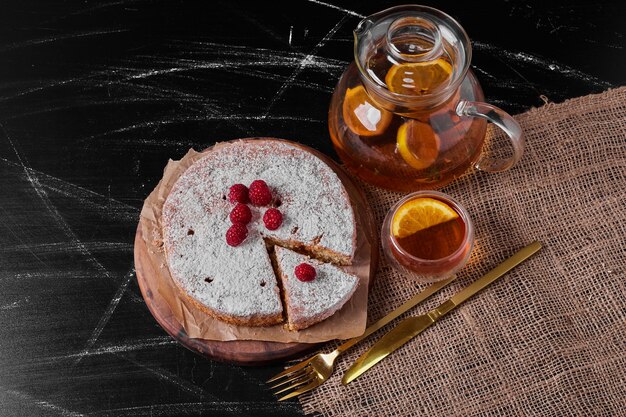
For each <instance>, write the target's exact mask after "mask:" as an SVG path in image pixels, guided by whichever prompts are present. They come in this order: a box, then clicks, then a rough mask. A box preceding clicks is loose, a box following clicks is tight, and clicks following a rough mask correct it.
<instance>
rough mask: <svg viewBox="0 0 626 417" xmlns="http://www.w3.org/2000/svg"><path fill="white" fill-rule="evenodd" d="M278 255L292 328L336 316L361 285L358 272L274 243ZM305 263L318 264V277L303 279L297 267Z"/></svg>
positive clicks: (305, 326) (277, 263)
mask: <svg viewBox="0 0 626 417" xmlns="http://www.w3.org/2000/svg"><path fill="white" fill-rule="evenodd" d="M274 256H275V262H276V268H277V272H278V277H279V279H280V281H281V282H282V288H283V299H284V302H285V307H286V313H287V328H288V329H289V330H302V329H305V328H307V327H309V326H312V325H313V324H315V323H319V322H320V321H322V320H325V319H327V318H328V317H330V316H332V315H333V314H335V312H337V311H338V310H339V309H340V308H341V307H343V305H344V304H345V303H346V301H348V300H349V299H350V297H352V294H354V291H355V290H356V288H357V286H358V283H359V280H358V278H357V277H356V276H354V275H352V274H349V273H347V272H346V271H344V270H343V269H341V268H339V267H337V266H334V265H331V264H328V263H323V262H320V261H318V260H315V259H311V258H310V257H308V256H306V255H302V254H299V253H297V252H294V251H292V250H289V249H286V248H283V247H280V246H275V247H274ZM302 263H307V264H309V265H311V266H313V267H314V268H315V270H316V277H315V279H313V280H312V281H307V282H302V281H300V280H299V279H298V278H296V276H295V272H294V271H295V268H296V266H298V265H300V264H302Z"/></svg>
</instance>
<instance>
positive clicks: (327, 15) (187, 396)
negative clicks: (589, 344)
mask: <svg viewBox="0 0 626 417" xmlns="http://www.w3.org/2000/svg"><path fill="white" fill-rule="evenodd" d="M330 1H332V2H333V3H332V4H331V3H330ZM10 3H11V4H9V2H5V3H4V4H3V5H2V10H1V12H0V33H1V35H0V323H1V325H0V415H10V416H14V415H17V416H19V415H24V416H35V415H62V416H82V415H90V416H91V415H94V416H108V415H111V416H125V415H128V416H143V415H146V416H148V415H150V416H152V415H159V416H162V415H273V416H275V417H278V416H291V415H301V414H302V410H301V407H300V405H299V404H298V403H297V402H296V401H291V402H285V403H278V402H276V401H275V398H274V397H273V396H272V395H271V393H270V392H269V391H268V389H267V387H266V386H265V384H264V382H263V381H264V380H265V379H267V377H269V376H270V375H272V374H274V373H275V372H277V371H278V370H279V369H280V364H276V365H275V366H266V367H258V368H246V367H240V366H233V365H229V364H223V363H218V362H214V361H211V360H208V359H206V358H203V357H200V356H198V355H196V354H194V353H192V352H190V351H188V350H186V349H185V348H183V347H181V346H180V345H178V344H177V343H176V342H175V341H173V340H172V339H171V338H170V337H169V336H168V335H167V334H166V333H165V332H164V331H163V330H162V329H161V328H160V327H159V326H158V325H157V323H156V322H155V321H154V319H153V318H152V316H151V315H150V312H149V311H148V309H147V308H146V305H145V304H144V302H143V299H142V298H141V294H140V292H139V289H138V286H137V281H136V277H135V273H134V267H133V237H134V232H135V228H136V226H137V221H138V217H139V210H140V207H141V205H142V202H143V199H144V198H145V197H146V196H147V194H148V193H149V192H150V191H151V190H152V188H153V187H154V186H155V184H156V183H157V182H158V180H159V179H160V177H161V174H162V170H163V167H164V166H165V164H166V163H167V160H168V158H179V157H181V156H182V155H183V154H184V153H185V152H186V150H188V149H189V148H190V147H194V148H196V149H201V148H204V147H207V146H210V145H211V144H212V143H214V142H215V141H221V140H227V139H233V138H239V137H249V136H274V137H282V138H288V139H292V140H296V141H301V142H302V143H305V144H308V145H311V146H313V147H315V148H317V149H319V150H321V151H323V152H325V153H327V154H330V155H333V156H334V153H333V150H332V148H331V146H330V139H329V137H328V130H327V124H326V119H327V109H328V103H329V98H330V94H331V92H332V91H333V88H334V86H335V84H336V82H337V80H338V79H339V77H340V75H341V73H342V71H343V70H344V68H345V67H346V65H347V64H348V63H349V61H351V60H352V50H353V49H352V48H353V40H352V30H353V29H354V27H355V26H356V25H357V23H358V22H359V20H360V19H361V17H363V16H365V15H369V14H371V13H374V12H376V11H379V10H382V9H384V8H387V7H390V6H392V5H394V3H392V2H388V1H376V2H374V1H370V2H363V1H343V2H340V1H338V0H328V2H327V1H324V2H323V1H316V0H308V1H307V0H294V1H292V2H290V3H289V5H288V6H283V5H279V4H276V3H273V2H267V3H266V2H248V3H244V2H241V1H236V0H229V1H215V2H214V1H206V2H182V1H169V2H168V1H144V0H121V1H108V2H95V1H59V0H54V1H52V0H51V1H40V2H32V1H15V2H10ZM428 3H429V4H430V5H432V6H435V7H438V8H440V9H442V10H444V11H447V12H448V13H450V14H451V15H452V16H454V17H455V18H457V19H458V20H459V21H460V23H461V24H462V25H463V26H464V27H465V29H466V30H467V32H468V34H469V36H470V37H471V38H472V40H473V48H474V56H473V61H472V63H473V65H472V67H473V69H474V71H475V73H476V74H477V76H478V78H479V80H480V81H481V83H482V85H483V88H484V90H485V94H486V97H487V100H488V101H489V102H491V103H493V104H496V105H498V106H501V107H502V108H504V109H505V110H507V111H509V112H511V113H519V112H523V111H524V110H526V109H529V108H530V107H532V106H539V105H541V104H542V103H543V100H542V98H541V96H544V97H546V98H547V99H548V100H550V101H553V102H561V101H563V100H565V99H567V98H570V97H576V96H581V95H586V94H589V93H597V92H601V91H604V90H606V89H608V88H611V87H614V86H618V85H621V84H624V81H625V71H624V70H625V68H626V66H625V65H624V64H625V58H626V56H625V53H624V24H623V22H624V18H625V17H626V13H625V11H626V10H625V7H624V2H623V1H615V2H613V3H592V2H581V1H576V0H574V1H560V2H549V1H529V0H522V1H517V0H510V1H506V2H498V3H496V2H486V1H485V2H477V1H474V2H453V1H441V2H428ZM441 412H442V414H445V410H441Z"/></svg>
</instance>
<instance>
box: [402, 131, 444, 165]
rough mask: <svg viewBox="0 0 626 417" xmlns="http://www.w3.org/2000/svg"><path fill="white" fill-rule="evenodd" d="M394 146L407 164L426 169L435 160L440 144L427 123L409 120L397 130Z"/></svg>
mask: <svg viewBox="0 0 626 417" xmlns="http://www.w3.org/2000/svg"><path fill="white" fill-rule="evenodd" d="M396 146H397V148H398V152H400V155H401V156H402V158H403V159H404V160H405V161H406V163H407V164H409V165H410V166H411V167H413V168H415V169H426V168H428V167H429V166H431V165H432V164H433V163H434V162H435V161H436V160H437V156H438V155H439V148H440V147H441V144H440V140H439V136H438V135H437V134H436V133H435V132H434V131H433V129H432V127H430V125H429V124H428V123H424V122H420V121H417V120H413V119H411V120H409V121H408V122H406V123H404V124H403V125H402V126H400V129H398V135H397V138H396Z"/></svg>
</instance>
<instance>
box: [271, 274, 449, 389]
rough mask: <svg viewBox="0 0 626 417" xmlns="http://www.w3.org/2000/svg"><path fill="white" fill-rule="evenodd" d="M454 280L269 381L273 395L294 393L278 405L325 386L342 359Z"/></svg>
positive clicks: (444, 282)
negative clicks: (341, 356) (355, 346)
mask: <svg viewBox="0 0 626 417" xmlns="http://www.w3.org/2000/svg"><path fill="white" fill-rule="evenodd" d="M454 278H455V276H452V277H450V278H448V279H446V280H444V281H440V282H437V283H435V284H432V285H431V286H429V287H428V288H426V289H425V290H424V291H422V292H420V293H419V294H416V295H414V296H413V297H412V298H411V299H410V300H408V301H407V302H405V303H404V304H402V305H401V306H400V307H398V308H397V309H395V310H394V311H392V312H391V313H389V314H387V315H386V316H385V317H383V318H381V319H380V320H378V321H377V322H376V323H374V324H372V325H371V326H369V327H368V328H367V329H365V333H363V334H362V335H361V336H357V337H355V338H352V339H350V340H348V341H346V342H345V343H343V344H342V345H341V346H339V347H338V348H337V349H335V350H334V351H332V352H330V353H318V354H317V355H315V356H313V357H311V358H309V359H307V360H305V361H303V362H300V363H298V364H296V365H294V366H292V367H290V368H287V369H285V370H284V371H283V372H281V373H279V374H277V375H275V376H273V377H272V378H270V379H269V380H268V381H267V383H268V384H269V383H272V382H275V384H274V385H272V386H271V389H272V390H274V389H277V388H280V389H279V390H278V391H276V392H274V395H278V394H285V393H287V392H289V391H291V392H289V393H288V394H285V395H284V396H282V397H281V398H279V399H278V401H284V400H286V399H288V398H292V397H295V396H298V395H300V394H304V393H305V392H309V391H311V390H313V389H315V388H317V387H319V386H320V385H322V384H323V383H324V382H325V381H326V380H327V379H328V378H330V375H331V374H332V373H333V370H334V369H335V360H336V359H337V358H338V357H339V355H341V354H342V353H344V352H345V351H346V350H348V349H350V348H351V347H352V346H354V345H356V344H357V343H359V342H360V341H361V340H363V339H365V338H366V337H367V336H369V335H371V334H372V333H374V332H375V331H376V330H378V329H380V328H382V327H384V326H386V325H387V324H389V323H390V322H392V321H393V320H394V319H396V318H398V317H400V316H401V315H402V314H404V313H406V312H407V311H409V310H410V309H412V308H413V307H415V306H416V305H417V304H419V303H421V302H422V301H424V300H425V299H427V298H428V297H430V296H431V295H433V294H434V293H436V292H437V291H439V290H440V289H442V288H443V287H445V286H446V285H448V284H449V283H451V282H452V281H453V280H454Z"/></svg>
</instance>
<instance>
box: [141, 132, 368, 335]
mask: <svg viewBox="0 0 626 417" xmlns="http://www.w3.org/2000/svg"><path fill="white" fill-rule="evenodd" d="M263 139H265V140H277V139H267V138H263ZM244 140H258V139H244ZM290 143H291V142H290ZM292 144H293V145H294V146H298V147H300V148H302V149H304V150H306V151H309V152H311V153H313V154H315V155H316V156H318V157H320V158H321V159H322V160H324V161H325V162H326V163H327V164H329V166H330V167H331V168H333V170H335V172H336V173H337V174H338V175H339V177H340V178H341V179H342V182H343V183H344V185H345V187H346V190H347V191H348V194H349V195H350V199H351V201H352V204H353V207H354V211H355V218H356V221H357V245H356V251H355V256H354V261H353V264H352V265H351V266H349V267H346V270H347V271H348V272H350V273H353V274H355V275H356V276H358V277H359V286H358V288H357V290H356V291H355V293H354V295H353V296H352V297H351V298H350V300H349V301H348V302H347V303H346V304H345V305H344V306H343V308H341V310H339V311H338V312H337V313H335V314H334V315H333V316H331V317H330V318H328V319H326V320H324V321H322V322H320V323H318V324H316V325H313V326H311V327H309V328H307V329H304V330H301V331H298V332H292V331H288V330H286V329H285V328H284V327H283V326H282V325H277V326H271V327H246V326H235V325H231V324H228V323H225V322H222V321H220V320H218V319H215V318H213V317H211V316H208V315H207V314H206V313H204V312H202V311H201V310H200V309H198V308H197V307H196V306H195V305H194V304H193V303H192V302H191V301H189V300H188V299H186V298H185V297H183V296H182V294H181V293H180V290H179V289H178V287H177V286H176V284H175V282H174V280H173V279H172V277H171V275H170V272H169V269H168V267H167V262H166V258H165V252H164V250H163V248H162V236H161V214H162V209H163V204H164V202H165V199H166V198H167V196H168V194H169V192H170V190H171V189H172V187H173V186H174V184H175V183H176V181H177V180H178V178H179V177H180V176H181V175H182V174H183V173H184V172H185V171H186V170H187V168H189V167H190V166H191V165H192V164H193V163H194V162H195V161H197V160H198V159H200V158H202V156H204V155H205V152H211V150H212V149H215V148H217V147H219V146H223V144H216V145H215V146H214V147H213V148H209V149H207V150H205V151H204V152H201V153H200V152H196V151H194V150H193V149H190V150H189V151H188V152H187V154H186V155H185V156H183V158H182V159H181V160H179V161H173V160H170V161H169V162H168V164H167V166H166V167H165V170H164V172H163V178H162V179H161V181H160V182H159V184H158V185H157V186H156V188H155V189H154V190H153V191H152V193H150V195H149V196H148V198H147V199H146V200H145V202H144V205H143V208H142V210H141V217H140V224H141V231H142V238H143V239H142V240H140V241H139V242H138V244H144V245H146V247H147V250H146V251H145V253H147V256H144V257H142V259H141V262H148V263H149V264H150V266H151V268H146V269H148V270H153V271H155V272H156V274H157V276H153V277H150V278H151V279H150V280H147V281H149V282H150V283H153V284H151V285H153V286H152V288H150V290H151V291H152V295H153V296H154V297H156V296H160V297H161V299H162V300H163V301H165V303H167V305H168V306H169V308H170V309H171V313H172V315H173V316H174V317H175V319H176V320H177V321H178V322H179V323H180V324H181V326H182V327H183V329H184V330H185V332H186V333H187V335H188V336H189V337H191V338H199V339H206V340H219V341H229V340H263V341H274V342H300V343H316V342H323V341H327V340H332V339H348V338H351V337H354V336H358V335H360V334H362V333H363V331H364V330H365V325H366V322H367V297H368V289H369V281H370V273H371V270H372V267H375V266H374V264H375V262H374V263H373V262H372V248H374V249H375V248H377V244H376V241H377V240H376V235H377V234H376V231H375V230H374V229H373V227H374V226H373V225H374V222H373V219H372V216H371V213H370V212H369V209H368V207H367V203H366V202H365V200H364V198H363V195H362V194H361V192H360V190H358V189H357V188H356V186H355V185H354V183H353V182H352V181H351V180H350V179H349V178H348V177H347V175H346V174H345V173H344V172H343V171H342V170H341V168H339V167H338V166H336V164H334V162H332V161H331V160H329V158H328V157H326V156H324V155H322V154H320V153H319V152H317V151H314V150H312V149H310V148H307V147H305V146H302V145H299V144H295V143H292ZM376 254H377V252H376ZM155 292H156V293H158V295H157V294H155Z"/></svg>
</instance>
